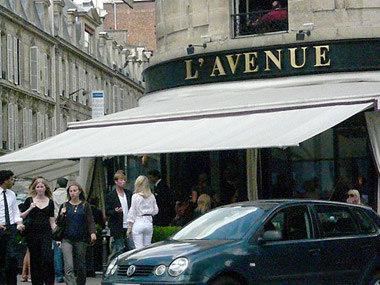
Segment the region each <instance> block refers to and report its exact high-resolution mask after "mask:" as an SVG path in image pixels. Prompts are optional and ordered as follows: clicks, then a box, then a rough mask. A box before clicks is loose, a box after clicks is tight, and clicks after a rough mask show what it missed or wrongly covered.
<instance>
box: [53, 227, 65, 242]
mask: <svg viewBox="0 0 380 285" xmlns="http://www.w3.org/2000/svg"><path fill="white" fill-rule="evenodd" d="M64 231H65V227H61V226H58V225H57V226H56V227H55V229H54V230H53V232H52V234H51V236H52V239H53V240H55V241H61V240H62V239H63V232H64Z"/></svg>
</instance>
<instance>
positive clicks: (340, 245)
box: [315, 205, 377, 284]
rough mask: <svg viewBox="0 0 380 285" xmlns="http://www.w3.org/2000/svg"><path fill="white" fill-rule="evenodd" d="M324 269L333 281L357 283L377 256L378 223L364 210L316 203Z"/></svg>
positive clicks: (327, 276) (327, 277)
mask: <svg viewBox="0 0 380 285" xmlns="http://www.w3.org/2000/svg"><path fill="white" fill-rule="evenodd" d="M315 210H316V213H317V219H318V222H319V225H320V226H319V227H320V232H321V238H322V239H321V242H322V251H321V256H322V258H323V260H324V261H323V265H324V272H325V276H326V279H328V280H329V281H330V282H331V283H336V282H339V283H341V282H344V283H345V284H357V283H358V280H360V277H361V275H362V274H363V273H364V272H365V269H366V268H367V266H368V265H369V264H370V262H371V260H372V259H373V258H374V257H375V255H374V254H373V250H375V242H376V232H377V229H376V226H375V225H374V224H373V222H372V221H371V219H370V218H369V217H368V216H367V215H366V214H365V212H364V211H363V210H362V209H359V208H350V207H348V206H339V205H316V206H315Z"/></svg>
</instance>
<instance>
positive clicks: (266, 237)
mask: <svg viewBox="0 0 380 285" xmlns="http://www.w3.org/2000/svg"><path fill="white" fill-rule="evenodd" d="M280 240H282V233H281V232H280V231H266V232H264V234H263V236H262V237H261V238H260V239H259V241H260V242H261V243H266V242H268V241H280Z"/></svg>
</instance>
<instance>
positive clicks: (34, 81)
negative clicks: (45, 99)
mask: <svg viewBox="0 0 380 285" xmlns="http://www.w3.org/2000/svg"><path fill="white" fill-rule="evenodd" d="M39 73H40V54H39V51H38V47H36V46H32V47H31V48H30V85H31V88H32V90H33V91H36V92H40V76H39Z"/></svg>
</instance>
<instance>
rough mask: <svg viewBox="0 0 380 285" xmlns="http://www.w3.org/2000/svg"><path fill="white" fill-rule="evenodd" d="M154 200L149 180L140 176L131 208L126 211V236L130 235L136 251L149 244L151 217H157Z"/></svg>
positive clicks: (150, 238) (151, 229) (150, 239)
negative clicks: (127, 224) (127, 225)
mask: <svg viewBox="0 0 380 285" xmlns="http://www.w3.org/2000/svg"><path fill="white" fill-rule="evenodd" d="M157 213H158V207H157V203H156V198H155V197H154V195H153V194H152V191H151V190H150V186H149V180H148V178H147V177H146V176H143V175H140V176H139V177H137V179H136V182H135V191H134V194H133V196H132V204H131V208H130V209H129V211H128V223H129V227H128V230H127V236H128V237H129V236H130V235H131V234H132V238H133V242H134V243H135V247H136V249H139V248H142V247H144V246H147V245H149V244H151V242H152V235H153V216H154V215H157Z"/></svg>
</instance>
